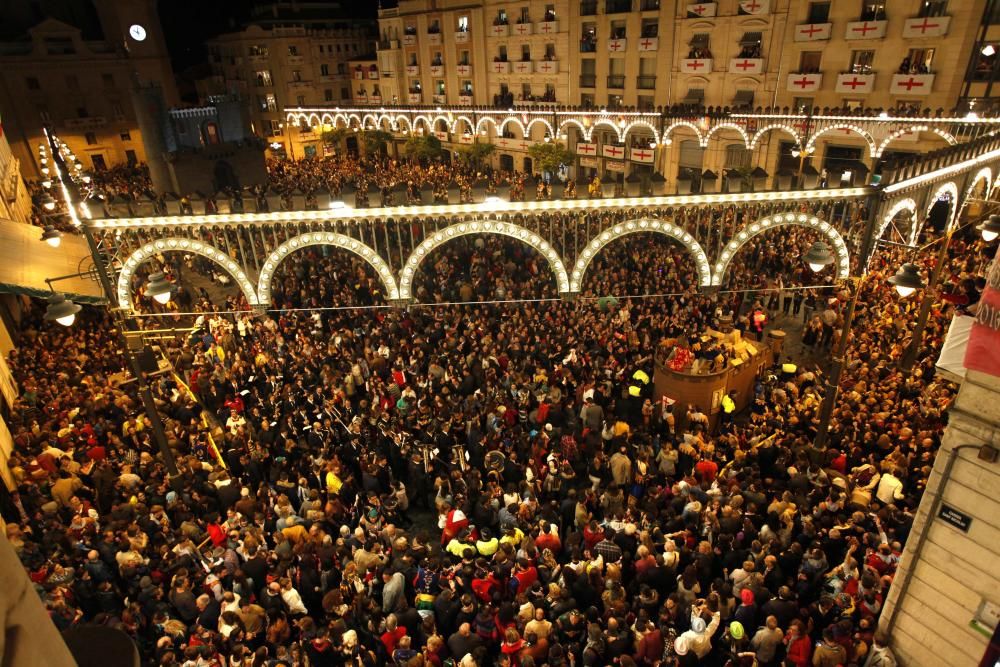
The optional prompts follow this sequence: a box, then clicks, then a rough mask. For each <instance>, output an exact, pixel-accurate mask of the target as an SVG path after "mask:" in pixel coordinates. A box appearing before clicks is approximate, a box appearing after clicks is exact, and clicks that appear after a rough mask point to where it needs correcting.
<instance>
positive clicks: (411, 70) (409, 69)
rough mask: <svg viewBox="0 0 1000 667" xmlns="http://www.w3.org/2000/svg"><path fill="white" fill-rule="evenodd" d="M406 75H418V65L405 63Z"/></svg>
mask: <svg viewBox="0 0 1000 667" xmlns="http://www.w3.org/2000/svg"><path fill="white" fill-rule="evenodd" d="M406 76H420V65H407V66H406Z"/></svg>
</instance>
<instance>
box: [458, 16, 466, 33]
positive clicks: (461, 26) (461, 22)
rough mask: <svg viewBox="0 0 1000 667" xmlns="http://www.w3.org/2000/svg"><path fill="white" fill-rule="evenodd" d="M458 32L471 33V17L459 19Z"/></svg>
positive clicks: (460, 17)
mask: <svg viewBox="0 0 1000 667" xmlns="http://www.w3.org/2000/svg"><path fill="white" fill-rule="evenodd" d="M458 31H459V32H469V17H468V16H459V17H458Z"/></svg>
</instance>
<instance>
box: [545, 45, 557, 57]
mask: <svg viewBox="0 0 1000 667" xmlns="http://www.w3.org/2000/svg"><path fill="white" fill-rule="evenodd" d="M545 59H546V60H555V59H556V45H555V44H546V45H545Z"/></svg>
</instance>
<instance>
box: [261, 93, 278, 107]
mask: <svg viewBox="0 0 1000 667" xmlns="http://www.w3.org/2000/svg"><path fill="white" fill-rule="evenodd" d="M264 99H265V101H266V102H267V110H268V111H277V110H278V99H277V98H276V97H275V96H274V93H268V94H267V95H265V96H264Z"/></svg>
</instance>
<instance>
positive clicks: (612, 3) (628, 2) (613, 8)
mask: <svg viewBox="0 0 1000 667" xmlns="http://www.w3.org/2000/svg"><path fill="white" fill-rule="evenodd" d="M630 11H632V0H604V13H605V14H627V13H629V12H630Z"/></svg>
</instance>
